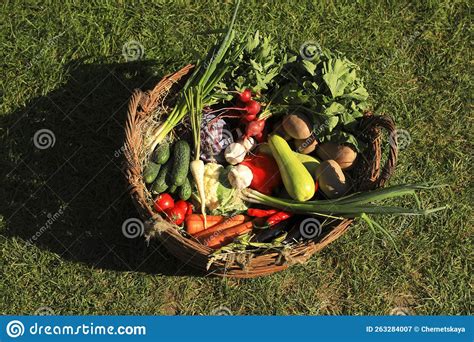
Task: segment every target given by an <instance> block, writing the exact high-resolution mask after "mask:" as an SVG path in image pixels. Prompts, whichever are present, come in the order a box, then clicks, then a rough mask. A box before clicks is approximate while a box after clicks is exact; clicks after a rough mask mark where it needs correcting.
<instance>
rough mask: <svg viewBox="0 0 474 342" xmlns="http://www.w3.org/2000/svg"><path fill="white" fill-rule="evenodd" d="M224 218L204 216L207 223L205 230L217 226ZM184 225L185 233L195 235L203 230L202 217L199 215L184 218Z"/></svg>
mask: <svg viewBox="0 0 474 342" xmlns="http://www.w3.org/2000/svg"><path fill="white" fill-rule="evenodd" d="M225 219H226V218H225V217H224V216H220V215H219V216H212V215H206V221H207V228H208V229H209V228H210V227H213V226H215V225H216V224H219V223H221V222H223V221H224V220H225ZM184 222H185V225H186V232H188V234H196V233H198V232H200V231H202V230H204V217H203V216H202V215H199V214H191V215H188V216H186V219H185V220H184Z"/></svg>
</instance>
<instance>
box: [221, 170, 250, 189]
mask: <svg viewBox="0 0 474 342" xmlns="http://www.w3.org/2000/svg"><path fill="white" fill-rule="evenodd" d="M227 178H228V179H229V183H230V185H232V187H233V188H235V189H244V188H247V187H249V186H250V183H252V179H253V173H252V170H250V168H249V167H248V166H245V165H237V166H234V167H233V168H232V169H231V170H230V171H229V174H228V175H227Z"/></svg>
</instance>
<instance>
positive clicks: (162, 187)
mask: <svg viewBox="0 0 474 342" xmlns="http://www.w3.org/2000/svg"><path fill="white" fill-rule="evenodd" d="M170 169H171V160H169V161H168V162H167V163H166V164H165V165H163V166H162V167H161V169H160V172H158V177H156V179H155V182H154V183H153V185H152V186H151V191H152V192H154V193H157V194H161V193H163V192H165V191H166V189H168V187H169V185H170V184H169V183H170V182H169V174H170Z"/></svg>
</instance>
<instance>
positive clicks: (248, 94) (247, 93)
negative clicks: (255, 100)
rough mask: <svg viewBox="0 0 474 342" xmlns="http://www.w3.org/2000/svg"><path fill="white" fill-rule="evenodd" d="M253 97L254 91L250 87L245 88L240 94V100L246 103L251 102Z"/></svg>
mask: <svg viewBox="0 0 474 342" xmlns="http://www.w3.org/2000/svg"><path fill="white" fill-rule="evenodd" d="M251 99H252V91H251V90H250V89H245V90H244V91H243V92H241V93H240V95H239V100H240V101H242V102H244V103H247V102H249V101H250V100H251Z"/></svg>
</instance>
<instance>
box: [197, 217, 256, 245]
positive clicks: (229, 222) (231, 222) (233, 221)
mask: <svg viewBox="0 0 474 342" xmlns="http://www.w3.org/2000/svg"><path fill="white" fill-rule="evenodd" d="M208 217H209V216H208ZM248 220H249V217H248V216H246V215H235V216H232V217H229V218H226V219H225V220H223V221H222V222H220V223H219V224H216V225H214V226H213V227H209V226H208V228H207V229H203V230H201V231H200V232H198V233H195V234H193V235H194V237H196V238H198V239H200V238H201V237H203V236H207V235H210V234H213V233H215V232H218V231H220V230H224V229H226V228H230V227H233V226H236V225H238V224H241V223H244V222H245V221H248Z"/></svg>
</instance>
